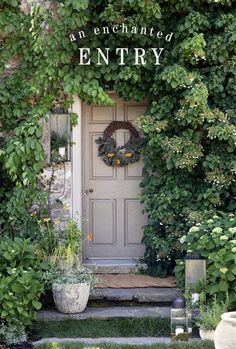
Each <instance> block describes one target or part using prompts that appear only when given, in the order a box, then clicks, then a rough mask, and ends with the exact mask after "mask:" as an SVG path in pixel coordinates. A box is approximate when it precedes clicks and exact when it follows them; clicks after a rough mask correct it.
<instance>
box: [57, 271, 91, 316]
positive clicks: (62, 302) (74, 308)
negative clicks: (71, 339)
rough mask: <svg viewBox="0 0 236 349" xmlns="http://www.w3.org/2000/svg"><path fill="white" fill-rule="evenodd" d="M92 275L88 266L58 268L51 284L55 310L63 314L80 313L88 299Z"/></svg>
mask: <svg viewBox="0 0 236 349" xmlns="http://www.w3.org/2000/svg"><path fill="white" fill-rule="evenodd" d="M92 281H93V275H92V273H91V271H90V270H89V269H88V268H85V267H84V266H80V267H77V268H71V269H64V270H59V271H57V273H56V276H55V280H54V282H53V284H52V292H53V299H54V302H55V305H56V307H57V310H58V311H60V312H61V313H65V314H68V313H70V314H74V313H81V312H82V311H84V309H85V308H86V305H87V303H88V299H89V293H90V286H91V282H92Z"/></svg>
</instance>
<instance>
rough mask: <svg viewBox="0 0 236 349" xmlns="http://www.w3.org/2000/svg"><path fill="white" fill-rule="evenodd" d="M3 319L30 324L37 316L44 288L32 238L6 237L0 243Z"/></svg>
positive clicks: (25, 324)
mask: <svg viewBox="0 0 236 349" xmlns="http://www.w3.org/2000/svg"><path fill="white" fill-rule="evenodd" d="M0 251H1V255H0V318H1V319H2V320H3V322H4V323H6V324H8V323H13V324H14V322H15V321H16V320H18V321H19V322H20V323H22V325H24V326H27V325H29V324H30V323H31V321H32V320H34V319H35V317H36V311H37V310H39V309H40V307H41V304H40V303H39V301H38V299H39V297H40V295H41V293H42V291H43V284H42V270H43V268H44V266H43V265H42V263H41V262H40V261H39V260H38V257H37V255H36V251H35V248H34V246H32V244H31V243H30V241H29V240H23V239H21V238H15V239H14V240H12V239H8V238H5V239H3V240H2V241H1V242H0Z"/></svg>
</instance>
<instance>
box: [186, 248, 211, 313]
mask: <svg viewBox="0 0 236 349" xmlns="http://www.w3.org/2000/svg"><path fill="white" fill-rule="evenodd" d="M205 291H206V260H205V259H204V258H201V257H200V256H199V254H197V253H195V254H193V255H190V256H187V257H185V294H187V295H188V307H187V308H188V310H189V312H190V311H191V310H192V312H193V314H194V315H195V316H197V315H199V313H200V311H199V308H200V305H201V304H204V303H205V301H206V299H205V297H206V296H205V294H206V293H205Z"/></svg>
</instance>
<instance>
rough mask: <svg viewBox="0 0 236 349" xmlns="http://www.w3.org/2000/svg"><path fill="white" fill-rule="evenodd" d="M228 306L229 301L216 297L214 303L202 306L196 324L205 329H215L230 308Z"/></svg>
mask: <svg viewBox="0 0 236 349" xmlns="http://www.w3.org/2000/svg"><path fill="white" fill-rule="evenodd" d="M227 307H228V304H227V302H226V303H224V302H218V301H217V300H216V298H214V300H213V302H212V304H210V305H207V306H205V307H204V306H202V307H201V309H200V316H199V318H197V320H196V321H195V322H196V324H197V325H198V326H199V327H200V328H201V329H202V330H204V331H212V330H213V331H214V330H215V329H216V327H217V325H218V324H219V322H220V320H221V315H222V314H223V313H225V312H226V311H227V310H228V309H227Z"/></svg>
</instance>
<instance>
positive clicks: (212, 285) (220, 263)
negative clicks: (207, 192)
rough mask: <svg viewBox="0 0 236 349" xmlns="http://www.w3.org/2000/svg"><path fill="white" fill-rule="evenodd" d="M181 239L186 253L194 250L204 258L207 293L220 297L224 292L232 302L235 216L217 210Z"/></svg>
mask: <svg viewBox="0 0 236 349" xmlns="http://www.w3.org/2000/svg"><path fill="white" fill-rule="evenodd" d="M181 242H182V243H183V246H184V249H185V250H186V252H187V253H190V254H191V253H192V252H193V251H197V252H198V253H199V254H200V255H201V256H202V257H205V258H206V259H207V282H208V284H207V293H208V294H210V295H216V296H217V300H222V301H224V300H225V298H226V294H228V297H229V302H230V303H235V304H236V292H235V291H236V283H235V278H236V216H235V215H234V214H232V213H230V214H226V213H219V214H218V215H214V216H213V217H212V218H209V219H207V220H204V221H203V222H202V223H197V224H196V225H194V226H192V227H191V228H190V229H189V232H188V234H187V235H186V236H183V237H182V238H181ZM178 263H179V266H180V267H181V265H180V263H181V261H179V262H178ZM178 276H180V274H179V269H178Z"/></svg>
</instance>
